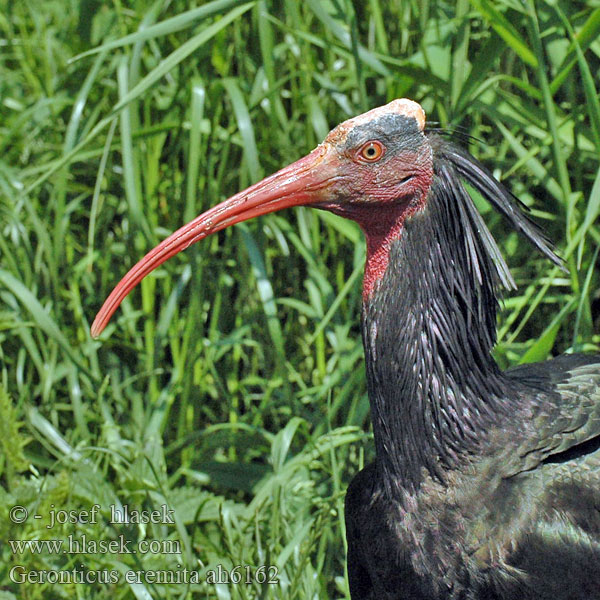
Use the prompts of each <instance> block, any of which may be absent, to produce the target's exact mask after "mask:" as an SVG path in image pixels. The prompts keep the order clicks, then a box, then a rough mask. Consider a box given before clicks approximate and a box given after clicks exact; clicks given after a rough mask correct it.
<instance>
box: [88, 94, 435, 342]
mask: <svg viewBox="0 0 600 600" xmlns="http://www.w3.org/2000/svg"><path fill="white" fill-rule="evenodd" d="M424 127H425V113H424V111H423V109H422V108H421V106H420V105H419V104H417V103H416V102H413V101H412V100H407V99H399V100H394V101H392V102H390V103H389V104H387V105H385V106H381V107H378V108H375V109H373V110H370V111H368V112H366V113H364V114H362V115H359V116H357V117H354V118H352V119H349V120H347V121H344V122H343V123H341V124H340V125H338V126H337V127H336V128H335V129H333V130H332V131H331V132H330V133H329V135H328V136H327V138H326V139H325V140H324V141H323V143H321V144H319V146H317V148H315V150H313V151H312V152H311V153H310V154H308V155H307V156H305V157H304V158H301V159H300V160H298V161H296V162H294V163H292V164H291V165H289V166H287V167H285V168H283V169H281V170H280V171H278V172H277V173H274V174H273V175H271V176H269V177H267V178H265V179H263V180H262V181H260V182H258V183H255V184H254V185H252V186H250V187H249V188H247V189H246V190H244V191H242V192H239V193H238V194H235V195H234V196H232V197H231V198H229V199H227V200H225V201H224V202H222V203H221V204H218V205H217V206H214V207H213V208H211V209H209V210H207V211H206V212H205V213H203V214H201V215H200V216H198V217H196V218H195V219H194V220H192V221H191V222H190V223H188V224H187V225H184V226H183V227H181V228H180V229H178V230H177V231H176V232H175V233H173V234H172V235H171V236H169V237H168V238H167V239H165V240H164V241H163V242H161V243H160V244H159V245H158V246H156V248H154V249H153V250H151V251H150V252H148V254H146V256H144V258H142V259H141V260H140V261H139V262H138V263H137V264H136V265H134V266H133V267H132V268H131V270H130V271H129V272H128V273H127V274H126V275H125V277H123V279H122V280H121V281H120V282H119V283H118V284H117V286H116V287H115V288H114V290H113V291H112V293H111V294H110V295H109V297H108V298H107V300H106V301H105V303H104V305H103V306H102V308H101V309H100V311H99V313H98V315H97V316H96V319H95V320H94V323H93V325H92V335H93V336H94V337H96V336H98V335H99V334H100V333H101V331H102V330H103V329H104V327H105V326H106V324H107V323H108V321H109V319H110V317H111V316H112V314H113V313H114V312H115V310H116V309H117V308H118V306H119V305H120V303H121V302H122V301H123V299H124V298H125V296H127V294H128V293H129V292H130V291H131V290H132V289H133V288H134V287H135V286H136V285H137V284H138V283H139V282H140V281H141V280H142V279H143V278H144V277H145V276H146V275H148V274H149V273H150V272H151V271H153V270H154V269H155V268H156V267H158V266H159V265H161V264H162V263H163V262H164V261H166V260H167V259H169V258H170V257H171V256H174V255H175V254H177V253H178V252H180V251H182V250H184V249H186V248H188V247H189V246H190V245H191V244H194V243H195V242H198V241H199V240H201V239H203V238H205V237H206V236H208V235H210V234H212V233H215V232H217V231H220V230H221V229H225V228H226V227H229V226H230V225H234V224H235V223H239V222H241V221H246V220H248V219H252V218H254V217H258V216H260V215H265V214H268V213H272V212H275V211H278V210H281V209H284V208H290V207H292V206H302V205H304V206H313V207H315V208H321V209H325V210H330V211H332V212H334V213H336V214H339V215H342V216H345V217H347V218H350V219H353V220H355V221H357V222H358V224H359V225H360V226H361V227H362V228H363V230H364V231H365V233H366V235H367V239H368V240H371V241H372V244H371V245H374V244H376V243H379V242H381V241H382V239H384V238H385V234H386V232H389V231H390V230H394V229H396V228H397V227H398V226H399V225H398V222H399V221H400V220H401V219H402V216H403V215H404V214H405V213H406V212H407V210H408V209H410V210H414V208H415V207H416V206H417V205H418V204H419V203H422V202H423V201H424V198H425V196H426V194H427V190H428V188H429V186H430V183H431V177H432V153H431V147H430V145H429V144H428V143H427V139H426V137H425V135H424V133H423V130H424ZM375 262H377V261H375Z"/></svg>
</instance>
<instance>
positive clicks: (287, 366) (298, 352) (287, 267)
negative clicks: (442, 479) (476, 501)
mask: <svg viewBox="0 0 600 600" xmlns="http://www.w3.org/2000/svg"><path fill="white" fill-rule="evenodd" d="M0 4H1V5H3V6H2V10H0V45H1V46H2V51H1V53H0V102H1V106H0V148H1V150H2V152H1V154H0V210H1V213H0V214H1V219H0V224H1V227H2V231H1V234H0V361H1V363H2V365H1V377H2V380H1V386H2V387H0V447H1V448H2V451H1V454H0V499H1V502H0V599H1V600H7V599H12V598H26V599H36V598H86V599H88V598H89V599H96V598H106V597H111V598H114V599H115V600H121V599H125V598H135V599H137V600H145V599H150V598H161V599H173V598H177V599H183V598H199V599H200V598H211V599H212V598H218V599H219V600H225V599H229V598H231V599H234V600H237V599H250V598H264V599H278V600H279V599H292V598H295V599H299V600H300V599H317V598H319V599H327V598H332V599H333V598H343V597H347V583H346V579H345V574H344V562H345V552H344V542H343V539H344V526H343V497H344V490H345V488H346V486H347V483H348V481H349V480H350V479H351V477H352V476H353V475H354V474H355V473H356V472H357V470H358V469H359V468H361V466H362V464H363V463H364V462H365V461H368V460H369V459H370V458H371V457H372V454H373V449H372V444H371V443H370V439H369V436H368V434H367V433H364V432H366V431H368V429H369V425H368V423H369V421H368V402H367V398H366V391H365V383H364V372H363V367H362V348H361V341H360V331H359V313H360V297H361V286H360V276H361V272H362V265H363V261H364V245H363V241H362V237H361V235H360V232H359V231H358V229H357V228H356V227H355V226H354V225H353V224H352V223H348V222H345V221H343V220H341V219H338V218H336V217H334V216H332V215H330V214H325V213H320V212H317V211H311V210H309V209H297V210H294V211H288V212H286V213H283V214H278V215H271V216H268V217H264V218H261V219H259V220H257V221H255V222H250V223H248V224H245V225H240V226H236V227H234V228H232V229H230V230H227V231H225V232H223V233H220V234H218V235H215V236H214V237H212V238H209V239H207V240H205V241H204V242H202V243H201V244H199V245H198V246H195V247H193V248H190V249H189V250H188V251H186V252H185V253H182V254H181V255H180V256H179V257H177V258H175V259H173V260H171V261H170V262H168V263H167V264H166V265H165V266H163V267H162V268H160V269H159V270H158V271H157V272H156V273H155V274H154V275H153V276H151V277H149V278H148V279H147V280H146V281H144V282H143V284H142V285H141V286H140V287H139V289H138V290H136V291H135V292H134V293H133V294H132V295H131V297H130V298H128V299H127V300H126V301H125V302H124V304H123V307H122V309H120V310H119V311H118V312H117V313H116V315H115V317H114V318H113V320H112V322H111V324H110V326H109V327H108V329H107V331H106V332H105V333H104V334H103V335H102V336H101V338H100V340H92V339H91V338H90V335H89V326H90V324H91V321H92V319H93V317H94V315H95V313H96V311H97V310H98V308H99V307H100V304H101V302H102V300H103V299H104V298H105V297H106V295H107V294H108V293H109V291H110V290H111V289H112V287H113V286H114V285H115V284H116V283H117V281H118V280H119V279H120V277H121V276H122V275H123V274H124V273H125V272H126V270H127V269H128V268H129V267H130V266H131V265H132V264H133V263H134V262H135V261H136V260H137V259H139V258H140V257H141V256H142V255H143V254H144V253H145V252H146V251H147V250H149V249H150V248H151V247H152V246H154V245H155V244H156V243H157V242H158V241H160V240H161V239H162V238H163V237H165V236H166V235H167V234H168V233H170V232H171V231H173V230H174V229H176V228H177V227H179V226H180V225H181V224H183V223H184V222H185V221H187V220H189V219H190V218H191V217H193V216H195V215H196V214H197V213H199V212H200V211H202V210H204V209H206V208H208V207H209V206H211V205H213V204H216V203H217V202H218V201H220V200H222V199H224V198H225V197H227V196H229V195H231V194H233V193H234V192H236V191H238V190H240V189H242V188H244V187H246V186H247V185H249V184H250V183H252V182H254V181H257V180H259V179H260V178H262V177H263V176H264V175H267V174H269V173H271V172H273V171H275V170H277V169H278V168H280V167H281V166H283V165H285V164H287V163H289V162H291V161H292V160H295V159H297V158H299V157H300V156H302V155H304V154H305V153H306V152H307V151H309V150H311V149H312V148H313V147H314V146H315V145H316V144H317V143H318V142H319V141H321V139H322V138H323V137H324V136H325V135H326V133H327V131H328V130H329V128H330V127H332V126H334V125H335V124H337V123H338V122H340V121H342V120H344V119H346V118H348V117H350V116H353V115H355V114H358V113H360V112H363V111H364V110H366V109H368V108H372V107H374V106H377V105H380V104H383V103H385V102H386V101H389V100H391V99H393V98H396V97H402V96H407V97H410V98H413V99H415V100H417V101H419V102H421V103H422V105H423V106H424V108H425V109H426V111H427V114H428V115H429V119H430V120H431V121H437V122H439V124H440V126H442V127H444V128H447V129H449V130H454V131H456V132H457V134H458V135H459V137H461V138H463V141H464V143H467V142H469V144H470V146H471V149H472V151H473V152H474V153H475V154H476V155H478V156H479V157H480V158H481V159H482V160H483V161H485V162H486V163H487V164H488V165H491V166H492V167H493V168H494V170H495V173H496V175H497V176H498V177H499V178H501V179H503V180H505V181H506V182H507V184H508V185H509V186H510V188H511V189H512V190H513V191H514V193H515V194H516V195H517V196H518V197H519V198H520V199H521V200H522V201H523V202H524V203H525V204H527V205H528V206H530V207H532V209H533V214H534V215H535V216H536V217H538V218H539V219H540V220H542V221H543V224H544V226H545V228H546V229H547V231H548V234H549V236H550V237H551V238H552V239H553V240H555V241H556V243H557V246H558V248H559V252H560V253H561V255H562V256H563V257H564V258H565V261H566V262H565V264H566V267H567V269H568V272H567V273H563V272H561V271H560V270H559V269H558V268H554V267H553V266H552V265H550V264H549V263H548V262H547V261H545V260H544V259H543V258H541V257H540V256H538V255H537V254H536V253H535V252H534V251H532V249H531V248H530V247H529V246H528V244H527V243H526V242H524V241H522V240H520V239H519V238H518V237H517V236H516V234H515V233H513V232H508V231H507V230H506V228H505V226H504V224H503V222H502V221H501V219H500V218H499V217H498V216H497V215H496V214H494V213H493V212H492V211H491V210H490V209H489V207H487V206H485V205H483V204H482V206H481V210H482V212H483V213H484V216H485V219H486V222H487V223H488V225H489V226H490V228H491V229H492V232H493V233H494V235H495V236H496V238H497V239H499V240H501V242H502V244H501V245H502V248H503V250H504V252H505V255H506V257H507V260H508V264H509V265H510V266H511V268H512V272H513V275H514V277H515V280H516V282H517V284H518V286H519V288H518V290H517V291H516V292H513V293H511V294H510V295H507V298H506V301H505V310H504V313H503V315H502V319H501V322H500V344H499V347H498V349H497V356H498V360H499V361H500V362H501V363H502V364H503V365H505V366H507V365H509V364H515V363H517V362H519V361H533V360H543V359H544V358H545V357H547V356H548V355H549V354H550V353H557V352H563V351H566V350H569V349H576V350H594V349H597V347H598V344H599V342H600V337H599V336H598V335H597V334H596V335H595V334H594V325H596V331H597V327H598V320H599V307H598V304H599V302H600V298H599V297H598V285H599V278H598V269H597V268H595V265H597V264H598V247H599V241H600V227H599V226H598V222H597V217H598V213H599V211H600V170H599V156H600V102H599V100H598V92H597V89H596V83H597V78H596V77H595V75H596V74H597V73H598V68H599V57H600V41H599V39H598V33H599V32H600V5H599V4H598V2H597V1H596V0H588V1H587V2H585V1H576V2H560V1H553V2H550V1H547V2H543V1H541V0H539V1H538V0H535V1H534V0H527V1H525V2H522V1H520V0H519V1H517V0H499V1H496V2H492V1H490V0H471V1H470V2H469V1H468V0H455V1H451V0H447V1H444V0H438V1H435V2H434V1H432V0H419V1H417V0H391V1H385V2H384V1H383V0H369V1H368V2H367V1H365V2H354V3H352V2H351V1H350V0H306V1H305V2H298V1H297V0H280V1H277V2H275V1H267V0H255V1H253V2H248V3H244V2H240V1H239V0H213V1H211V2H207V3H202V2H200V1H197V2H195V3H194V2H188V1H184V0H171V1H169V0H156V1H155V2H151V1H150V0H130V2H123V1H122V0H113V1H110V0H105V1H104V2H101V1H100V0H43V1H42V0H22V1H19V2H9V1H8V0H3V2H1V3H0ZM196 5H197V6H196ZM467 136H473V138H475V139H474V140H472V141H469V140H468V139H467ZM94 504H99V505H100V506H101V508H100V511H99V514H98V517H97V519H96V521H97V522H96V523H77V524H74V523H72V522H67V523H64V524H62V523H58V522H56V523H54V524H53V525H52V521H51V519H52V515H53V514H54V516H56V514H55V513H52V510H53V509H54V510H59V509H62V510H68V511H74V513H73V514H79V513H81V511H90V510H91V509H92V507H93V506H94ZM122 504H128V505H129V507H130V509H137V510H141V509H145V510H160V508H161V506H162V505H167V507H168V509H169V510H173V511H174V512H173V513H172V514H173V521H174V523H173V524H169V523H148V524H139V525H136V524H132V523H129V524H124V523H110V522H109V521H110V506H111V505H114V506H117V507H118V506H120V505H122ZM15 505H22V506H24V507H26V508H27V509H28V511H29V518H28V519H27V520H26V521H25V522H24V523H15V522H14V521H15V520H17V519H16V518H15V515H14V514H12V520H11V513H10V512H9V511H10V509H11V507H13V506H15ZM36 513H37V514H38V515H39V516H40V517H41V518H40V519H35V518H34V517H33V515H34V514H36ZM17 516H18V515H17ZM59 516H60V515H59ZM80 516H81V517H82V519H81V520H82V521H83V520H85V518H84V515H83V513H81V514H80ZM88 520H89V519H88ZM167 520H168V519H167ZM69 535H72V536H73V538H72V539H78V540H81V538H82V536H83V535H86V536H87V539H88V540H96V541H100V540H104V541H105V542H106V541H110V540H119V539H123V540H126V541H129V542H130V545H131V547H133V548H135V547H137V544H138V543H139V542H141V541H144V540H145V541H147V542H152V541H154V542H157V541H160V542H161V543H162V544H165V542H170V543H171V546H168V545H167V546H164V545H163V546H162V547H161V548H158V549H157V548H156V547H154V549H153V551H149V552H147V553H142V552H139V553H137V554H127V553H118V552H115V551H112V549H106V548H105V549H104V550H102V548H96V549H94V548H91V547H88V548H87V550H86V552H84V553H83V554H74V553H72V552H66V553H51V552H50V551H49V549H46V550H45V551H42V552H33V551H24V552H23V553H19V552H18V551H17V549H16V548H14V547H11V545H10V544H9V543H8V540H64V541H65V543H67V541H68V540H69V537H68V536H69ZM120 536H121V537H120ZM174 548H175V549H177V548H180V550H181V553H180V554H172V553H169V550H173V549H174ZM94 550H95V551H94ZM16 565H23V569H17V570H16V571H15V570H13V571H12V579H13V580H14V579H15V576H18V577H21V576H22V574H25V576H26V575H27V573H34V575H35V573H39V572H40V571H43V570H46V571H50V572H56V571H61V572H70V573H73V572H77V573H80V575H79V577H82V576H85V577H88V581H89V580H90V579H89V578H90V574H93V573H96V574H97V573H98V572H103V571H106V572H110V571H114V572H115V573H116V574H117V575H118V577H117V578H118V582H117V583H93V581H92V582H91V583H89V584H87V585H81V584H76V583H75V584H68V583H63V584H56V583H53V582H52V576H50V581H49V582H46V583H33V582H31V581H30V582H26V583H22V584H17V583H14V581H11V569H14V567H15V566H16ZM217 565H222V566H223V569H233V568H234V567H235V566H236V565H243V566H244V569H245V566H249V567H250V568H251V574H252V575H256V569H258V568H259V567H260V566H261V565H265V566H269V565H272V566H275V567H276V568H277V569H278V575H277V578H278V582H279V583H277V584H272V585H268V584H262V585H261V584H260V583H259V582H254V583H250V584H238V585H234V584H226V583H221V584H218V585H215V584H207V583H201V584H196V583H193V582H192V583H189V584H185V583H172V584H163V583H157V582H156V581H154V582H152V581H150V579H151V577H150V578H148V577H146V578H144V577H141V579H140V581H137V582H136V581H134V582H131V583H128V582H127V581H126V579H125V577H126V573H127V572H128V571H132V572H135V571H163V572H165V571H167V572H171V573H173V574H175V576H178V577H184V576H183V570H184V569H188V570H193V571H199V573H200V579H201V580H202V581H204V580H205V579H206V577H208V575H209V573H210V572H211V571H213V572H214V570H215V569H216V568H217ZM263 573H264V570H263ZM81 574H83V575H81ZM271 574H272V573H268V575H271ZM242 575H243V577H246V575H247V572H246V570H242ZM40 577H41V576H40ZM256 579H260V577H256ZM109 594H110V596H109Z"/></svg>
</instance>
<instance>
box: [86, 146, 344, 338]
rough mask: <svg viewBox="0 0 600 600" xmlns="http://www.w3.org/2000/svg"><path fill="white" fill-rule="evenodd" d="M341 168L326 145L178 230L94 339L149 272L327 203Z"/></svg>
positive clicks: (118, 297)
mask: <svg viewBox="0 0 600 600" xmlns="http://www.w3.org/2000/svg"><path fill="white" fill-rule="evenodd" d="M338 165H339V159H338V158H337V156H336V153H335V152H334V151H333V150H332V148H331V146H329V144H326V143H324V144H321V145H320V146H318V147H317V148H316V149H315V150H313V151H312V152H311V153H310V154H308V155H307V156H305V157H304V158H301V159H300V160H298V161H296V162H295V163H292V164H291V165H289V166H287V167H284V168H283V169H281V171H278V172H277V173H275V174H273V175H271V176H270V177H267V178H266V179H263V180H262V181H260V182H259V183H255V184H254V185H252V186H250V187H249V188H247V189H246V190H244V191H243V192H239V193H238V194H236V195H235V196H232V197H231V198H229V199H228V200H225V201H224V202H221V204H218V205H217V206H214V207H213V208H211V209H209V210H207V211H206V212H205V213H203V214H201V215H200V216H198V217H196V218H195V219H194V220H193V221H191V222H190V223H188V224H187V225H184V226H183V227H181V228H180V229H178V230H177V231H176V232H175V233H173V234H172V235H170V236H169V237H168V238H167V239H166V240H164V241H163V242H161V243H160V244H159V245H158V246H156V248H154V249H153V250H150V252H148V254H146V256H144V258H142V259H141V260H140V261H139V262H138V263H137V264H136V265H134V266H133V267H132V268H131V269H130V270H129V272H128V273H127V275H125V277H123V279H121V281H120V282H119V283H118V284H117V285H116V287H115V289H114V290H113V291H112V292H111V293H110V295H109V296H108V298H107V299H106V301H105V302H104V304H103V305H102V308H101V309H100V311H99V312H98V314H97V315H96V318H95V319H94V322H93V324H92V329H91V333H92V336H93V337H98V336H99V335H100V333H101V332H102V330H103V329H104V328H105V327H106V325H107V323H108V321H109V320H110V318H111V316H112V315H113V313H114V312H115V310H117V308H118V307H119V305H120V304H121V302H122V301H123V299H124V298H125V296H127V294H129V292H130V291H131V290H132V289H133V288H134V287H135V286H136V285H137V284H138V283H139V282H140V281H141V280H142V279H143V278H144V277H146V275H148V273H150V272H151V271H153V270H154V269H156V267H158V266H159V265H161V264H162V263H163V262H165V261H166V260H167V259H169V258H171V256H174V255H175V254H177V253H178V252H181V250H185V249H186V248H187V247H188V246H191V245H192V244H195V243H196V242H197V241H199V240H201V239H202V238H205V237H207V236H208V235H210V234H211V233H215V232H216V231H220V230H221V229H225V228H226V227H229V226H230V225H234V224H235V223H239V222H240V221H246V220H248V219H252V218H254V217H258V216H260V215H266V214H268V213H271V212H275V211H278V210H281V209H283V208H289V207H291V206H300V205H309V204H312V205H315V204H318V203H320V202H323V201H325V200H326V199H327V196H329V194H328V188H329V186H330V185H331V184H332V182H333V181H334V180H335V179H336V175H337V171H338V169H337V166H338Z"/></svg>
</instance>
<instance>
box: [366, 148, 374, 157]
mask: <svg viewBox="0 0 600 600" xmlns="http://www.w3.org/2000/svg"><path fill="white" fill-rule="evenodd" d="M375 153H376V151H375V146H369V147H368V148H367V154H368V155H369V156H375Z"/></svg>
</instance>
